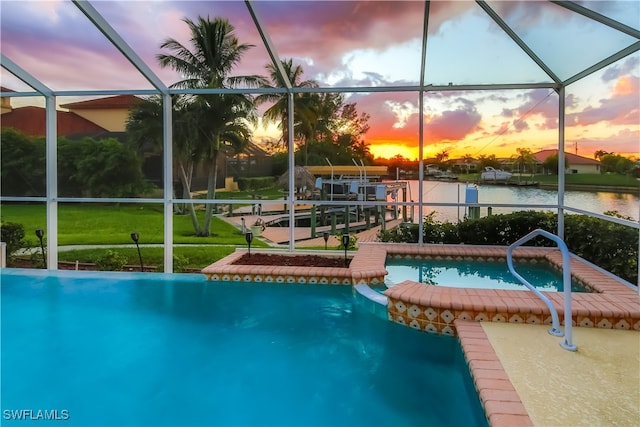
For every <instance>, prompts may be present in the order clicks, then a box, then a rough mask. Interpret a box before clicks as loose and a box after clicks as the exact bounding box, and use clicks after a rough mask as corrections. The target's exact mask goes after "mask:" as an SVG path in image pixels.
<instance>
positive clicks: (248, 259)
mask: <svg viewBox="0 0 640 427" xmlns="http://www.w3.org/2000/svg"><path fill="white" fill-rule="evenodd" d="M350 262H351V260H350V259H347V265H346V266H345V265H344V258H335V257H323V256H319V255H280V254H277V255H276V254H261V253H253V254H251V256H249V254H244V255H242V256H241V257H240V258H238V259H237V260H236V261H234V262H233V264H234V265H281V266H287V267H289V266H290V267H348V266H349V263H350Z"/></svg>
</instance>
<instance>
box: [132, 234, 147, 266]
mask: <svg viewBox="0 0 640 427" xmlns="http://www.w3.org/2000/svg"><path fill="white" fill-rule="evenodd" d="M131 240H133V242H134V243H135V244H136V248H138V258H140V271H144V265H142V254H141V253H140V245H138V241H139V240H140V235H139V234H138V233H136V232H135V231H134V232H133V233H131Z"/></svg>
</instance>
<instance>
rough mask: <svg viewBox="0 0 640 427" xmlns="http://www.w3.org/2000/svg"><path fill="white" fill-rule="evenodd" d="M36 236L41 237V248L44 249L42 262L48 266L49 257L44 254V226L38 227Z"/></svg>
mask: <svg viewBox="0 0 640 427" xmlns="http://www.w3.org/2000/svg"><path fill="white" fill-rule="evenodd" d="M36 237H37V238H38V239H40V250H41V251H42V262H44V268H47V257H46V256H45V254H44V243H43V242H42V239H43V238H44V230H43V229H42V228H36Z"/></svg>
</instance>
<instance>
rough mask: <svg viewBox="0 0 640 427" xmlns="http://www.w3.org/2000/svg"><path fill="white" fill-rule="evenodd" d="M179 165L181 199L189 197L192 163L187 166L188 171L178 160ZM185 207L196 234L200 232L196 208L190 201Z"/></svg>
mask: <svg viewBox="0 0 640 427" xmlns="http://www.w3.org/2000/svg"><path fill="white" fill-rule="evenodd" d="M179 165H180V181H182V188H183V191H182V198H183V199H191V176H192V175H191V174H192V171H193V164H192V163H190V164H189V165H188V166H187V170H188V171H189V172H188V173H187V172H186V171H185V168H184V164H183V163H182V161H180V162H179ZM186 207H187V209H188V210H189V216H190V217H191V224H192V225H193V231H194V233H195V235H196V236H199V235H200V234H201V229H200V223H199V222H198V216H197V215H196V210H195V209H194V207H193V202H192V203H187V204H186Z"/></svg>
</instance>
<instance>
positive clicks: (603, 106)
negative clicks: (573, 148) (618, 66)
mask: <svg viewBox="0 0 640 427" xmlns="http://www.w3.org/2000/svg"><path fill="white" fill-rule="evenodd" d="M639 89H640V78H638V77H635V76H625V77H622V78H620V79H618V81H617V83H616V85H615V87H614V91H613V94H612V97H611V98H608V99H606V98H605V99H601V100H600V102H599V105H598V106H597V107H592V106H588V107H586V108H585V109H583V110H582V111H579V112H576V113H573V114H568V115H567V123H568V124H571V125H574V126H589V125H593V124H596V123H600V122H608V123H611V124H614V125H633V124H636V125H637V124H638V117H640V98H638V93H639V92H638V91H639Z"/></svg>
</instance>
